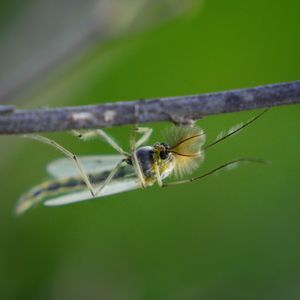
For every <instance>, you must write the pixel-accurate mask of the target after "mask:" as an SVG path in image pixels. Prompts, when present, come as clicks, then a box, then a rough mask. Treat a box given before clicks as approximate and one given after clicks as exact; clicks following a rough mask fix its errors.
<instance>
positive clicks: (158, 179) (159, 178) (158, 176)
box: [154, 161, 163, 187]
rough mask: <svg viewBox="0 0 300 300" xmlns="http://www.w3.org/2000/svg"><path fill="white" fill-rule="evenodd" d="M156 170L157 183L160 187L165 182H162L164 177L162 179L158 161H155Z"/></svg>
mask: <svg viewBox="0 0 300 300" xmlns="http://www.w3.org/2000/svg"><path fill="white" fill-rule="evenodd" d="M154 171H155V177H156V181H157V184H158V185H159V186H160V187H162V186H163V182H162V179H161V176H160V172H159V168H158V165H157V162H156V161H155V162H154Z"/></svg>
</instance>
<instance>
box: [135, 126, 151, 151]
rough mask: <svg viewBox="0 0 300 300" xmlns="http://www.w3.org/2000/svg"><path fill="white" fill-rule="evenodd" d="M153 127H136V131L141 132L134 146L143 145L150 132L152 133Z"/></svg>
mask: <svg viewBox="0 0 300 300" xmlns="http://www.w3.org/2000/svg"><path fill="white" fill-rule="evenodd" d="M152 131H153V129H152V128H149V127H136V132H138V133H141V134H142V136H141V137H140V139H139V140H138V141H137V142H136V145H135V146H136V148H138V147H140V146H141V145H143V144H144V143H146V142H147V141H148V140H149V138H150V136H151V134H152Z"/></svg>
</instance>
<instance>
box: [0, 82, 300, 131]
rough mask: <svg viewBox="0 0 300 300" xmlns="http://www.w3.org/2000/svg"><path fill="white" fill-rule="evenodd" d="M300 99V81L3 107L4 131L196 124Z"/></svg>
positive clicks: (0, 120)
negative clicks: (79, 103) (67, 104)
mask: <svg viewBox="0 0 300 300" xmlns="http://www.w3.org/2000/svg"><path fill="white" fill-rule="evenodd" d="M299 102H300V81H295V82H291V83H280V84H272V85H265V86H260V87H256V88H247V89H240V90H230V91H225V92H218V93H208V94H202V95H192V96H181V97H169V98H157V99H150V100H138V101H129V102H115V103H107V104H100V105H88V106H77V107H62V108H53V109H37V110H13V109H12V107H11V106H9V107H8V108H9V109H5V106H1V107H0V134H23V133H32V132H50V131H63V130H71V129H87V128H105V127H111V126H118V125H125V124H134V123H136V122H137V121H138V123H147V122H161V121H171V122H173V123H176V124H180V125H188V124H192V123H193V122H194V121H195V120H197V119H200V118H202V117H204V116H209V115H214V114H221V113H230V112H239V111H244V110H251V109H257V108H263V107H273V106H278V105H286V104H293V103H299Z"/></svg>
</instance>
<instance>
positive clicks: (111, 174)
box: [95, 160, 125, 196]
mask: <svg viewBox="0 0 300 300" xmlns="http://www.w3.org/2000/svg"><path fill="white" fill-rule="evenodd" d="M124 164H125V161H124V160H121V161H120V162H119V163H118V164H117V165H116V166H115V167H114V168H113V169H112V170H111V172H110V174H109V175H108V176H107V178H106V179H105V181H104V182H103V183H102V184H101V186H100V187H99V188H98V189H97V191H96V193H95V196H97V195H99V193H100V192H101V191H103V189H104V188H105V187H106V186H107V185H108V184H109V183H110V182H111V180H112V179H113V178H114V176H115V175H116V174H117V172H118V171H119V170H120V168H121V167H122V166H123V165H124Z"/></svg>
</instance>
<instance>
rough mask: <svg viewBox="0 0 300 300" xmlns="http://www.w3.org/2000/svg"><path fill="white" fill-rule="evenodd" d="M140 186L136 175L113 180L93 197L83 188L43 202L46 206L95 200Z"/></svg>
mask: <svg viewBox="0 0 300 300" xmlns="http://www.w3.org/2000/svg"><path fill="white" fill-rule="evenodd" d="M139 187H140V183H139V180H138V178H137V177H132V178H128V179H123V180H113V181H112V182H111V183H110V184H109V185H108V186H107V187H106V188H105V189H104V190H103V191H102V192H101V194H100V195H99V196H97V197H95V198H94V197H93V196H92V195H91V193H90V192H89V191H88V190H87V189H85V190H81V191H77V192H74V193H69V194H66V195H61V196H57V197H54V198H51V199H48V200H46V201H45V202H44V205H46V206H58V205H66V204H70V203H75V202H80V201H86V200H96V199H97V198H102V197H104V196H108V195H113V194H117V193H122V192H126V191H130V190H134V189H137V188H139Z"/></svg>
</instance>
